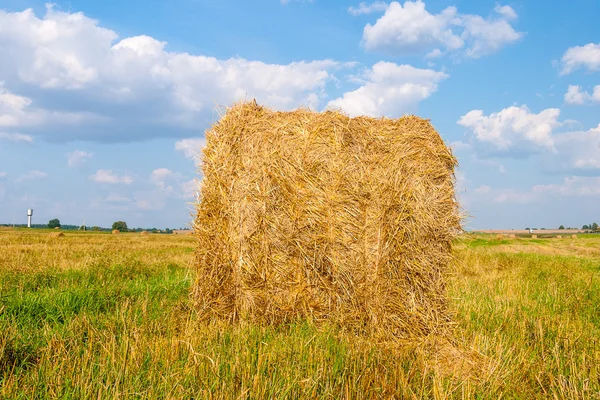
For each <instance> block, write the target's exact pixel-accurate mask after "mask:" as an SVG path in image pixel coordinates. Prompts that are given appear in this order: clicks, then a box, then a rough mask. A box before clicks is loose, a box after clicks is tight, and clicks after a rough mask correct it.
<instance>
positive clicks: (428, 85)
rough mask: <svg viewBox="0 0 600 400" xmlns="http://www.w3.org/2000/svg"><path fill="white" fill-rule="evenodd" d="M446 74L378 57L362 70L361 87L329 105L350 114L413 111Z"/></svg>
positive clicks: (377, 114)
mask: <svg viewBox="0 0 600 400" xmlns="http://www.w3.org/2000/svg"><path fill="white" fill-rule="evenodd" d="M447 77H448V75H446V74H445V73H443V72H439V71H434V70H431V69H419V68H415V67H412V66H410V65H397V64H394V63H390V62H383V61H381V62H378V63H377V64H375V65H373V68H372V69H370V70H366V71H364V72H363V73H362V75H361V76H360V80H361V81H362V82H363V85H362V86H361V87H360V88H358V89H356V90H354V91H351V92H346V93H344V94H343V96H342V97H340V98H337V99H335V100H332V101H330V102H329V104H328V107H332V108H341V109H342V110H343V111H345V112H347V113H348V114H349V115H351V116H357V115H368V116H386V117H398V116H401V115H402V114H405V113H407V112H411V111H414V109H415V108H416V106H417V104H418V103H419V102H420V101H422V100H424V99H426V98H427V97H429V96H431V95H432V94H433V93H434V92H435V91H436V90H437V84H438V82H440V81H441V80H443V79H446V78H447Z"/></svg>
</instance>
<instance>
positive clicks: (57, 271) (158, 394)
mask: <svg viewBox="0 0 600 400" xmlns="http://www.w3.org/2000/svg"><path fill="white" fill-rule="evenodd" d="M48 233H49V231H23V230H20V231H10V230H0V398H8V399H12V398H69V399H85V398H95V399H99V398H117V397H118V398H169V399H180V398H224V399H235V398H240V399H263V398H277V399H280V398H290V399H294V398H333V399H338V398H347V399H362V398H364V399H370V398H481V399H488V398H490V399H497V398H520V399H535V398H539V399H545V398H588V399H595V398H600V342H599V341H600V238H599V237H593V236H588V237H584V235H581V236H580V237H579V238H578V239H571V238H568V239H566V238H564V239H538V240H534V239H510V240H508V239H505V240H503V239H497V238H496V237H495V236H484V235H477V236H466V237H463V238H461V239H460V240H457V242H456V246H455V253H456V261H455V263H454V265H453V266H452V271H451V274H450V276H449V285H448V290H449V296H450V298H451V305H452V309H453V310H454V311H455V313H456V318H455V319H456V328H455V331H454V335H455V338H456V343H455V345H456V347H457V348H459V349H460V350H459V351H458V352H457V353H453V352H448V351H441V352H439V353H436V352H435V351H431V350H428V351H425V350H422V349H420V348H419V347H416V348H406V349H404V350H390V349H389V348H386V347H382V346H377V345H374V344H369V343H367V342H365V341H362V340H356V338H353V337H350V336H348V335H347V334H344V333H342V332H339V331H338V330H337V329H336V328H335V327H319V328H316V327H314V326H312V325H311V324H309V323H306V322H304V323H303V322H299V323H298V324H296V325H290V326H280V327H259V326H252V325H243V326H241V325H240V326H234V327H231V326H220V325H217V324H212V325H206V324H202V323H199V322H198V321H197V320H196V317H195V315H194V310H193V307H191V303H190V301H189V291H190V285H191V282H192V281H193V270H192V269H190V268H189V262H190V260H191V258H192V256H193V252H194V246H195V242H194V238H193V237H192V236H181V235H149V236H140V235H136V234H122V235H114V236H113V235H110V234H102V233H76V232H67V233H66V236H65V237H62V238H50V237H48ZM453 354H454V356H453ZM456 354H458V355H456ZM465 359H466V360H468V362H466V363H464V360H465ZM463 363H464V364H463ZM464 365H470V366H471V367H470V368H469V369H468V370H467V369H466V370H465V371H461V368H463V367H464ZM465 368H466V367H465Z"/></svg>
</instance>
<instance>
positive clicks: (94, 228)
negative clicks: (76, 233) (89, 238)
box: [92, 226, 102, 232]
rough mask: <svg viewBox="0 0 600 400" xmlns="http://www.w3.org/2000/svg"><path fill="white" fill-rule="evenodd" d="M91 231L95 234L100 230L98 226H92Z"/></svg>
mask: <svg viewBox="0 0 600 400" xmlns="http://www.w3.org/2000/svg"><path fill="white" fill-rule="evenodd" d="M92 230H93V231H95V232H98V231H101V230H102V229H100V227H99V226H92Z"/></svg>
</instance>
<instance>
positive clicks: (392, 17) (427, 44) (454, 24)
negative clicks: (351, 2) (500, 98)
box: [363, 0, 523, 58]
mask: <svg viewBox="0 0 600 400" xmlns="http://www.w3.org/2000/svg"><path fill="white" fill-rule="evenodd" d="M516 18H517V14H516V12H515V11H514V10H513V9H512V8H511V7H510V6H499V5H498V6H496V8H495V9H494V15H493V16H492V17H488V18H484V17H482V16H479V15H471V14H460V13H459V12H458V10H457V8H456V7H448V8H446V9H444V10H443V11H442V12H440V13H439V14H431V13H429V11H427V10H426V9H425V3H424V2H423V1H421V0H416V1H410V0H409V1H406V2H404V5H402V4H400V3H399V2H396V1H393V2H391V3H390V4H389V6H388V7H387V9H386V11H385V14H384V15H383V16H382V17H380V18H379V19H378V20H377V22H375V24H373V25H371V24H367V25H366V26H365V28H364V32H363V46H364V47H365V49H366V50H367V51H384V52H387V53H391V54H394V55H407V54H415V53H425V52H430V51H431V50H434V49H440V48H443V49H445V51H446V52H457V51H459V50H463V51H464V54H465V55H466V56H467V57H471V58H478V57H481V56H484V55H486V54H490V53H494V52H496V51H498V50H499V49H501V48H502V47H504V46H506V45H508V44H511V43H514V42H516V41H518V40H519V39H521V38H522V37H523V33H520V32H517V31H515V29H514V28H513V27H512V25H511V21H514V20H515V19H516Z"/></svg>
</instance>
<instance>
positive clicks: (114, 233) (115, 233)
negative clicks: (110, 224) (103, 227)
mask: <svg viewBox="0 0 600 400" xmlns="http://www.w3.org/2000/svg"><path fill="white" fill-rule="evenodd" d="M120 233H121V231H120V230H118V229H114V230H113V231H112V234H113V235H118V234H120Z"/></svg>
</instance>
